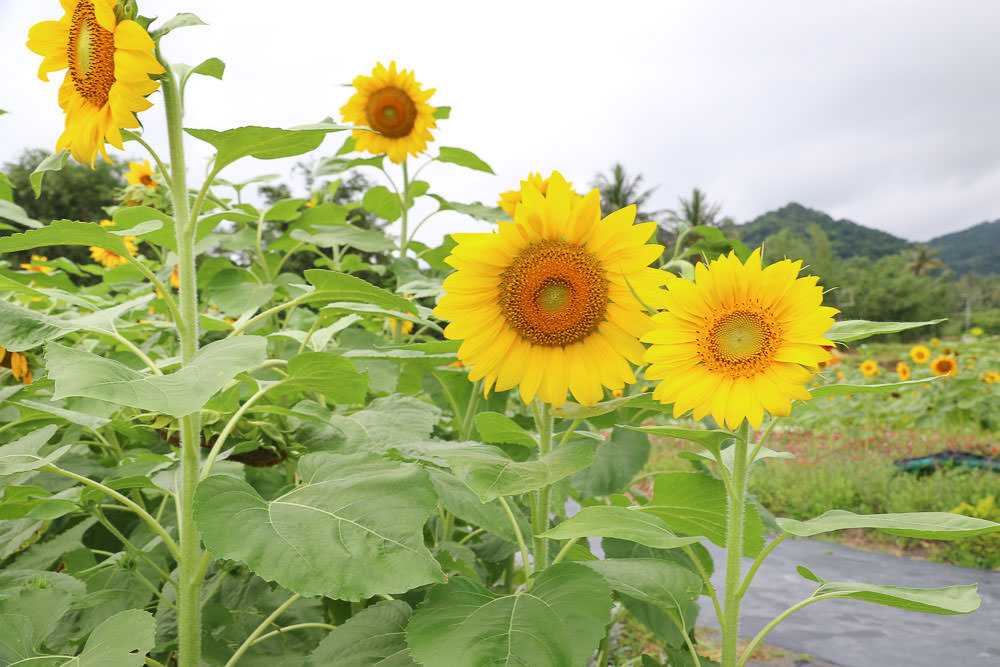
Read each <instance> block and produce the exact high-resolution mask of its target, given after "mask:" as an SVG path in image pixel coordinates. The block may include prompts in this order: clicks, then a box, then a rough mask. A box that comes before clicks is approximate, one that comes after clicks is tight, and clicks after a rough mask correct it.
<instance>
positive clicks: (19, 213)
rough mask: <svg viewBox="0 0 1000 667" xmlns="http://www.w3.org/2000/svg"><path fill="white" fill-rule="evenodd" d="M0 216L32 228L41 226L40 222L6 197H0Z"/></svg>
mask: <svg viewBox="0 0 1000 667" xmlns="http://www.w3.org/2000/svg"><path fill="white" fill-rule="evenodd" d="M0 218H3V219H5V220H10V221H11V222H16V223H17V224H19V225H21V226H22V227H31V228H34V229H38V228H40V227H42V223H40V222H38V221H37V220H35V219H34V218H29V217H28V212H27V211H25V210H24V209H23V208H21V207H20V206H18V205H17V204H15V203H14V202H12V201H8V200H6V199H0Z"/></svg>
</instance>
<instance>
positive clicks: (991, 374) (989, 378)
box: [979, 371, 1000, 384]
mask: <svg viewBox="0 0 1000 667" xmlns="http://www.w3.org/2000/svg"><path fill="white" fill-rule="evenodd" d="M979 381H980V382H985V383H986V384H996V383H997V382H1000V373H998V372H997V371H987V372H986V373H983V374H982V375H980V376H979Z"/></svg>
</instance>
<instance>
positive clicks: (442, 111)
mask: <svg viewBox="0 0 1000 667" xmlns="http://www.w3.org/2000/svg"><path fill="white" fill-rule="evenodd" d="M434 117H435V118H437V119H438V120H441V119H442V118H449V117H451V107H436V108H435V109H434Z"/></svg>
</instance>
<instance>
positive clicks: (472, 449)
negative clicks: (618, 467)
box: [400, 442, 594, 502]
mask: <svg viewBox="0 0 1000 667" xmlns="http://www.w3.org/2000/svg"><path fill="white" fill-rule="evenodd" d="M400 449H401V451H403V452H404V453H410V452H414V453H416V456H418V457H420V456H422V457H430V458H431V460H433V461H435V462H442V461H443V462H444V463H445V464H446V465H448V467H450V468H451V469H452V470H453V471H455V474H456V475H458V476H459V477H460V478H461V479H462V480H463V481H464V482H465V483H466V484H468V485H469V487H470V488H471V489H472V490H473V491H475V492H476V494H477V495H478V496H479V498H480V499H481V500H483V501H484V502H485V501H488V500H493V499H494V498H499V497H500V496H515V495H518V494H521V493H527V492H528V491H536V490H538V489H540V488H542V487H543V486H550V485H552V484H555V483H556V482H558V481H559V480H561V479H563V478H565V477H569V476H570V475H572V474H573V473H574V472H576V471H577V470H581V469H582V468H585V467H587V466H588V465H589V464H590V462H591V461H592V460H593V458H594V448H593V447H591V446H590V445H588V444H585V443H582V442H571V443H569V444H566V445H564V446H562V447H559V448H557V449H554V450H552V451H551V452H549V453H548V454H546V455H545V456H543V457H542V458H540V459H532V460H530V461H513V460H511V459H510V458H508V457H507V455H506V454H505V453H504V451H503V450H502V449H499V448H497V447H493V446H490V445H481V444H478V443H421V444H414V445H411V446H409V447H406V448H400Z"/></svg>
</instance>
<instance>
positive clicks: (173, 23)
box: [149, 12, 208, 42]
mask: <svg viewBox="0 0 1000 667" xmlns="http://www.w3.org/2000/svg"><path fill="white" fill-rule="evenodd" d="M193 25H208V24H207V23H205V22H204V21H202V20H201V19H200V18H198V17H197V16H195V15H194V14H191V13H189V12H184V13H182V14H177V15H176V16H174V17H173V18H172V19H170V20H169V21H167V22H166V23H164V24H163V25H161V26H160V27H159V28H156V29H155V30H153V31H151V32H150V33H149V36H150V37H152V38H153V40H154V41H156V42H159V41H160V39H161V38H162V37H163V36H164V35H166V34H167V33H169V32H171V31H172V30H177V28H186V27H188V26H193Z"/></svg>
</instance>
